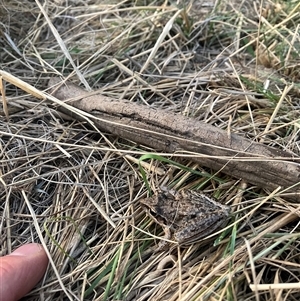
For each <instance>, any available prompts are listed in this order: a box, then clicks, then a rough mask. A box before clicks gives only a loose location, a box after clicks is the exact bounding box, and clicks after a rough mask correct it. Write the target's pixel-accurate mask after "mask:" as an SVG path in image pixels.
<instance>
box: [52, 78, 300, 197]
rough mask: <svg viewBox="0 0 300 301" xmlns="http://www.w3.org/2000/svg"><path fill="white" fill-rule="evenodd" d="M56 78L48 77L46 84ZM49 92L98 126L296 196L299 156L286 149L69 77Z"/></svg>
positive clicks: (298, 191) (298, 177)
mask: <svg viewBox="0 0 300 301" xmlns="http://www.w3.org/2000/svg"><path fill="white" fill-rule="evenodd" d="M57 82H58V81H57V79H52V80H50V82H49V86H51V87H52V86H53V85H54V84H56V83H57ZM54 96H55V97H56V98H58V99H60V100H63V101H65V100H67V99H68V100H69V101H68V104H71V105H72V106H74V107H75V108H78V109H80V110H83V111H85V112H88V113H89V114H91V115H93V116H94V119H93V122H94V123H95V124H96V125H97V127H99V129H101V130H102V131H107V132H110V133H112V134H115V135H117V136H120V137H123V138H126V139H130V140H132V141H134V142H136V143H139V144H143V145H146V146H150V147H152V148H154V149H157V150H161V151H164V152H167V153H175V152H177V153H178V152H180V153H185V154H187V153H189V154H191V157H190V158H191V159H192V160H194V161H196V162H198V163H199V164H201V165H204V166H207V167H210V168H212V169H213V170H215V171H219V170H220V171H222V172H224V173H226V174H228V175H231V176H233V177H235V178H242V179H244V180H245V181H246V182H249V183H252V184H254V185H258V186H260V187H265V188H268V189H270V190H273V189H276V188H277V187H278V186H281V187H282V188H289V189H288V190H287V191H286V192H285V195H290V196H293V197H294V198H296V197H297V196H300V186H299V184H298V183H299V179H300V164H298V163H297V161H299V157H295V156H294V155H293V154H291V153H289V152H286V151H282V150H279V149H276V148H273V147H269V146H267V145H264V144H260V143H256V142H253V141H251V140H249V139H246V138H243V137H240V136H238V135H236V134H228V133H227V132H226V131H224V130H222V129H219V128H217V127H215V126H212V125H209V124H206V123H203V122H200V121H197V120H194V119H192V118H189V117H185V116H182V115H180V114H174V113H170V112H166V111H163V110H158V109H155V108H150V107H147V106H143V105H138V104H136V103H132V102H128V101H116V100H114V99H112V98H109V97H105V96H103V95H101V94H95V92H93V93H92V94H91V93H88V92H85V91H84V90H82V89H80V88H78V87H77V86H75V85H73V84H70V83H68V84H67V85H64V86H61V87H60V88H59V89H58V90H57V91H55V92H54ZM72 99H73V100H72ZM74 99H75V100H74ZM62 108H63V107H62ZM71 113H72V112H69V114H71ZM73 114H74V113H73Z"/></svg>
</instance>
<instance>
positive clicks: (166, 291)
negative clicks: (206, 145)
mask: <svg viewBox="0 0 300 301" xmlns="http://www.w3.org/2000/svg"><path fill="white" fill-rule="evenodd" d="M113 2H114V3H113ZM171 2H172V3H173V4H172V5H171V4H170V3H171ZM19 3H21V2H20V1H15V0H13V1H7V3H4V1H2V4H1V7H0V13H1V23H0V26H1V33H2V34H1V39H0V43H1V54H0V56H1V60H0V62H1V69H2V70H5V71H6V72H7V74H8V75H11V76H14V77H16V78H18V79H19V80H21V81H23V82H25V83H27V84H29V85H32V86H34V87H36V88H37V90H38V91H39V93H40V94H41V95H43V91H45V90H46V89H47V81H48V79H49V78H51V77H53V76H61V77H62V79H66V78H67V79H69V80H71V81H73V82H75V83H76V84H78V85H79V84H81V85H82V86H84V87H85V88H86V89H101V91H102V93H103V94H104V95H107V96H110V97H114V98H116V99H121V98H125V99H130V100H132V101H136V102H139V103H141V105H149V106H155V107H158V108H163V109H166V110H170V111H175V112H181V113H182V114H186V115H189V116H190V118H197V119H200V120H204V121H206V122H208V123H211V124H213V125H215V126H217V127H220V128H223V129H225V130H227V131H230V132H235V133H238V134H240V135H244V136H247V137H249V138H251V139H253V140H255V141H258V142H261V143H265V144H268V145H272V146H275V147H277V148H280V149H286V150H289V151H291V152H293V153H294V154H295V156H299V142H298V141H299V138H298V137H299V117H300V116H299V111H298V110H299V100H300V99H299V89H300V85H299V82H300V81H299V78H300V72H299V70H300V69H299V64H300V61H299V52H300V40H299V30H300V29H299V23H300V14H299V12H300V4H299V1H283V0H279V1H276V2H272V1H235V0H224V1H220V3H217V2H216V3H213V2H208V1H196V0H195V1H190V2H188V1H183V0H182V1H180V0H178V1H101V0H98V1H97V0H93V1H92V0H91V1H72V0H70V1H62V0H56V1H47V2H45V3H47V5H44V4H39V1H36V2H33V1H22V5H21V4H19ZM181 8H182V10H181V11H179V10H180V9H181ZM2 75H4V78H6V79H8V81H6V82H5V83H4V84H5V89H6V98H5V99H4V98H3V114H2V116H1V121H0V122H1V124H0V142H1V144H0V145H1V163H0V164H1V169H0V172H1V178H0V181H1V184H0V185H1V213H2V219H1V223H0V229H1V246H2V254H3V255H4V254H7V253H9V252H11V250H13V249H15V248H16V247H18V246H20V245H21V244H24V243H26V242H32V241H35V242H38V241H40V242H42V243H43V244H44V245H45V247H46V248H47V249H48V251H49V254H50V256H51V263H50V265H49V269H48V271H47V273H46V275H45V277H44V279H43V280H42V281H41V283H40V284H39V285H38V286H37V287H36V288H35V289H34V290H33V291H32V292H31V293H30V294H29V295H28V296H27V297H26V298H24V300H298V299H299V298H300V296H299V295H300V293H299V287H300V284H299V279H300V272H299V271H300V263H299V256H300V246H299V242H298V241H299V239H298V238H299V236H300V234H299V230H298V229H299V222H298V220H299V213H298V212H299V207H298V204H295V203H291V202H289V201H288V200H285V199H282V198H280V197H278V196H276V191H275V192H270V191H266V190H264V189H258V188H257V187H253V186H251V185H250V184H249V183H244V182H243V181H241V180H238V179H231V178H229V177H228V176H224V175H222V174H218V175H217V176H216V175H215V174H214V171H210V170H205V171H206V172H207V173H209V174H210V175H211V177H210V178H209V181H207V178H203V177H199V176H198V175H197V174H195V173H193V172H192V171H193V170H195V171H199V170H200V171H203V169H202V168H201V167H200V166H197V165H195V164H194V163H192V162H191V161H189V160H187V159H183V158H182V160H178V162H179V163H181V164H184V165H186V166H188V167H189V168H190V171H189V172H187V171H183V170H180V169H178V168H177V167H175V166H174V165H172V164H167V163H166V162H162V161H160V160H156V159H151V160H148V161H145V162H144V169H145V171H146V173H147V177H148V180H149V182H150V183H151V186H152V187H153V188H154V187H156V186H159V185H162V184H163V185H168V186H175V187H177V188H182V187H188V188H193V189H197V188H199V187H201V189H202V190H204V191H206V192H208V193H210V194H212V195H214V196H215V197H217V198H218V199H219V200H220V201H221V202H223V203H225V202H226V203H227V204H230V205H232V208H233V214H232V217H231V220H230V221H229V223H228V227H227V228H226V230H224V231H223V233H222V235H221V236H219V235H218V236H215V237H214V238H212V237H211V238H209V239H206V240H203V241H201V242H199V243H197V244H194V245H192V246H191V247H190V248H178V247H177V246H176V244H171V247H170V249H169V250H165V251H159V252H157V253H156V254H153V255H152V256H151V255H149V254H148V253H149V252H147V250H149V248H151V247H155V246H156V245H157V244H158V242H159V239H160V238H161V237H162V229H161V227H159V226H157V225H155V224H153V223H152V222H151V221H150V220H149V218H148V217H147V216H146V215H145V213H144V212H143V211H142V210H141V208H140V206H139V203H138V199H139V198H141V197H142V196H145V195H146V188H145V183H144V182H143V179H142V177H141V174H140V170H139V168H138V164H137V162H138V159H139V158H140V156H141V155H142V154H145V153H149V152H151V150H150V149H147V148H145V147H143V146H141V145H135V144H134V143H132V142H130V141H124V140H122V138H118V137H114V136H112V135H108V134H106V133H101V132H99V131H97V130H96V129H94V128H92V127H91V126H90V124H89V123H88V122H79V121H77V120H75V119H71V118H69V117H68V116H66V115H64V114H62V113H60V112H59V110H58V109H57V106H56V104H55V103H53V102H51V101H49V100H40V99H38V98H37V97H36V96H33V95H30V94H28V93H27V92H25V91H23V89H19V88H16V86H15V85H14V84H12V83H10V82H9V81H10V79H11V78H10V77H7V76H5V74H4V73H2ZM20 86H21V87H22V88H24V84H23V83H22V82H21V84H20ZM1 90H2V91H3V90H4V88H2V89H1ZM29 90H30V91H31V89H30V88H29ZM278 176H279V177H284V174H283V175H278ZM295 176H296V175H295ZM154 234H155V235H154ZM218 237H219V238H218ZM214 239H217V240H215V242H214ZM298 248H299V249H298ZM147 254H148V255H147ZM263 285H266V286H263Z"/></svg>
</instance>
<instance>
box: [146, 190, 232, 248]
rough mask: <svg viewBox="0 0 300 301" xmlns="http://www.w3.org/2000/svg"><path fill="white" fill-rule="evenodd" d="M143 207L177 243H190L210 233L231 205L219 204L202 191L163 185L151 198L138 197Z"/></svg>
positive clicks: (216, 227)
mask: <svg viewBox="0 0 300 301" xmlns="http://www.w3.org/2000/svg"><path fill="white" fill-rule="evenodd" d="M140 203H141V205H142V207H143V209H144V210H145V211H146V212H147V213H148V215H149V216H150V217H151V218H152V219H153V220H154V221H155V222H156V223H158V224H159V225H161V226H162V227H163V229H164V231H165V237H166V238H168V239H170V238H171V236H172V234H173V236H174V239H175V240H176V241H177V242H178V243H179V244H180V245H183V246H184V245H190V244H192V243H194V242H197V241H198V240H200V239H201V238H203V237H205V236H208V235H209V234H212V233H213V232H214V231H215V230H216V229H218V228H219V227H221V226H222V225H223V224H224V222H225V221H226V219H227V217H228V216H229V214H230V207H229V206H226V205H222V204H220V203H219V202H217V201H216V200H214V199H213V198H211V197H208V196H207V195H205V194H203V193H199V192H196V191H192V190H180V191H176V190H173V189H170V190H169V189H167V188H165V187H162V188H160V189H159V191H158V192H157V193H156V194H155V195H154V196H152V197H149V198H144V199H141V200H140Z"/></svg>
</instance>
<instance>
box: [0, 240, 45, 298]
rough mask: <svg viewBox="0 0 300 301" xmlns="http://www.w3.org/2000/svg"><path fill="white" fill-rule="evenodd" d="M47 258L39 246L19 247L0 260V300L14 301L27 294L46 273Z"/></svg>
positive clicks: (33, 244)
mask: <svg viewBox="0 0 300 301" xmlns="http://www.w3.org/2000/svg"><path fill="white" fill-rule="evenodd" d="M47 265H48V257H47V254H46V252H45V251H44V249H43V247H42V246H41V245H40V244H36V243H31V244H26V245H24V246H21V247H19V248H18V249H16V250H15V251H14V252H12V253H11V254H10V255H7V256H4V257H1V258H0V282H1V285H0V299H1V300H6V301H15V300H18V299H20V298H21V297H22V296H24V295H25V294H27V293H28V292H29V291H30V290H31V289H32V288H33V287H34V286H35V285H36V284H37V283H38V281H40V280H41V278H42V277H43V275H44V273H45V272H46V269H47Z"/></svg>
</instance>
